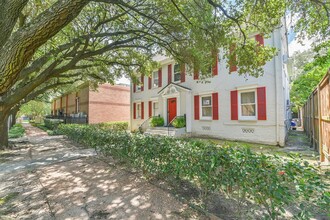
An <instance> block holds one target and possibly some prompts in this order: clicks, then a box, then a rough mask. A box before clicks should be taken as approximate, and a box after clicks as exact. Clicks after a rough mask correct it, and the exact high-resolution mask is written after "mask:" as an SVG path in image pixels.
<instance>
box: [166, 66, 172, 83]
mask: <svg viewBox="0 0 330 220" xmlns="http://www.w3.org/2000/svg"><path fill="white" fill-rule="evenodd" d="M171 82H172V64H169V65H168V68H167V84H170V83H171Z"/></svg>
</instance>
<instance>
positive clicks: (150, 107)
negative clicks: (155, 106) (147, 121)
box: [149, 101, 152, 118]
mask: <svg viewBox="0 0 330 220" xmlns="http://www.w3.org/2000/svg"><path fill="white" fill-rule="evenodd" d="M151 116H152V101H149V118H150V117H151Z"/></svg>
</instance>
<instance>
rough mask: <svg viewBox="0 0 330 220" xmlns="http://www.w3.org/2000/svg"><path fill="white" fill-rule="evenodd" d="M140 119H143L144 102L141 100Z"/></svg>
mask: <svg viewBox="0 0 330 220" xmlns="http://www.w3.org/2000/svg"><path fill="white" fill-rule="evenodd" d="M141 119H144V102H141Z"/></svg>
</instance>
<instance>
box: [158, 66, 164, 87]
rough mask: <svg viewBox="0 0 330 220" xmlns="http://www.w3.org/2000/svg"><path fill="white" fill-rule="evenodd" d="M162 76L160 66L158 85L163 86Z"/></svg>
mask: <svg viewBox="0 0 330 220" xmlns="http://www.w3.org/2000/svg"><path fill="white" fill-rule="evenodd" d="M162 76H163V74H162V69H161V68H160V69H159V70H158V87H162V81H163V79H162Z"/></svg>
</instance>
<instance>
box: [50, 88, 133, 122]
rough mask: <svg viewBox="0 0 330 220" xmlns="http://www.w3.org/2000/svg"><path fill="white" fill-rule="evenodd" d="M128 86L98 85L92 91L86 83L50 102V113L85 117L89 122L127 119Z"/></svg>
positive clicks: (128, 103)
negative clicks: (75, 90)
mask: <svg viewBox="0 0 330 220" xmlns="http://www.w3.org/2000/svg"><path fill="white" fill-rule="evenodd" d="M129 100H130V88H129V86H128V85H110V84H102V85H99V87H98V88H97V90H96V91H93V90H92V89H91V88H90V87H89V86H88V84H87V85H86V84H85V85H82V86H80V88H79V90H78V91H77V92H73V93H70V94H65V95H63V96H61V97H58V98H56V99H54V100H53V102H52V111H51V112H52V115H55V116H63V117H64V116H71V117H81V118H84V117H86V118H87V121H88V123H89V124H95V123H100V122H111V121H129V118H130V113H129V112H130V107H129V105H130V101H129Z"/></svg>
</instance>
